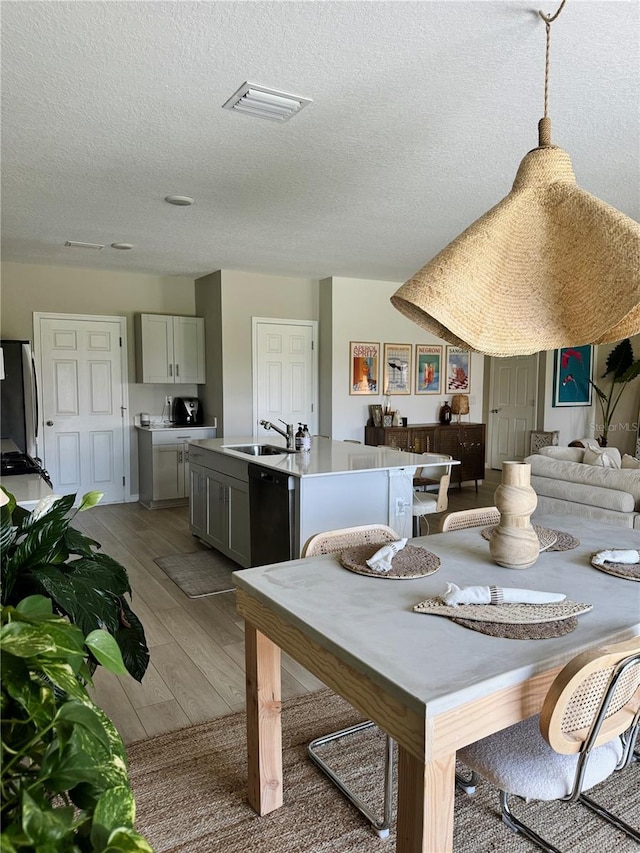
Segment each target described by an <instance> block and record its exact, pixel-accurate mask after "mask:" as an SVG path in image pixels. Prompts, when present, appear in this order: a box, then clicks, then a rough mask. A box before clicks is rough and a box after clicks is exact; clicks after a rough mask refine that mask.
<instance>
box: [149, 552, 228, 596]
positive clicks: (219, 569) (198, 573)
mask: <svg viewBox="0 0 640 853" xmlns="http://www.w3.org/2000/svg"><path fill="white" fill-rule="evenodd" d="M153 559H154V562H155V563H157V564H158V565H159V566H160V568H161V569H162V571H163V572H164V573H165V574H166V575H168V576H169V577H170V578H171V580H172V581H173V582H174V583H176V584H178V586H179V587H180V589H181V590H182V591H183V592H184V594H185V595H188V596H189V598H200V597H201V596H203V595H216V594H217V593H219V592H229V591H230V590H233V589H235V586H234V583H233V580H232V578H231V572H236V571H238V569H240V568H241V566H239V565H238V564H237V563H234V562H233V560H230V559H229V558H228V557H225V555H224V554H221V553H220V552H219V551H216V550H214V549H212V550H211V551H192V552H190V553H188V554H171V556H169V557H154V558H153Z"/></svg>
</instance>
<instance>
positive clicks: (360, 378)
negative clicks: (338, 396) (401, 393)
mask: <svg viewBox="0 0 640 853" xmlns="http://www.w3.org/2000/svg"><path fill="white" fill-rule="evenodd" d="M379 382H380V344H371V343H365V342H362V341H351V343H350V344H349V393H350V394H379V393H380V391H379V390H378V386H379Z"/></svg>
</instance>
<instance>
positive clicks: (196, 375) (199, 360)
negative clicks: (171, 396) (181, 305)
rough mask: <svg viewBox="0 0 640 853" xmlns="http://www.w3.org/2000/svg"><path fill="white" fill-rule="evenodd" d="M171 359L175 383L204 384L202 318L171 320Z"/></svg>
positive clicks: (177, 318)
mask: <svg viewBox="0 0 640 853" xmlns="http://www.w3.org/2000/svg"><path fill="white" fill-rule="evenodd" d="M173 358H174V363H175V367H174V381H175V382H176V383H181V384H188V385H202V384H204V381H205V371H204V320H203V318H202V317H174V318H173Z"/></svg>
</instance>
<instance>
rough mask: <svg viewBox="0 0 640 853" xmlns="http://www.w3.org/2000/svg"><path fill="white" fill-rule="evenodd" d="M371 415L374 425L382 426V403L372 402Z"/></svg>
mask: <svg viewBox="0 0 640 853" xmlns="http://www.w3.org/2000/svg"><path fill="white" fill-rule="evenodd" d="M369 416H370V418H371V423H372V424H373V426H374V427H381V426H382V406H381V405H380V403H371V405H370V406H369Z"/></svg>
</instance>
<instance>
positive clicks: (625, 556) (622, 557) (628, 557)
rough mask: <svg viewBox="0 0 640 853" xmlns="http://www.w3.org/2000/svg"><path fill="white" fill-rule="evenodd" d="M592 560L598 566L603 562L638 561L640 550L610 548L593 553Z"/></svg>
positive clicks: (639, 560) (639, 559)
mask: <svg viewBox="0 0 640 853" xmlns="http://www.w3.org/2000/svg"><path fill="white" fill-rule="evenodd" d="M593 562H594V563H596V564H597V565H598V566H603V565H604V564H605V563H639V562H640V552H638V551H636V550H635V548H629V549H628V550H625V551H623V550H620V549H616V548H612V549H611V550H610V551H598V553H597V554H594V555H593Z"/></svg>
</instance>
